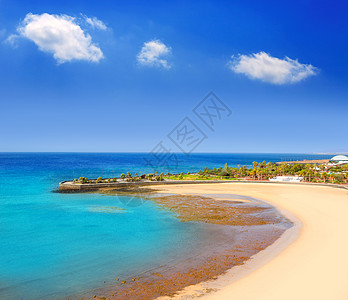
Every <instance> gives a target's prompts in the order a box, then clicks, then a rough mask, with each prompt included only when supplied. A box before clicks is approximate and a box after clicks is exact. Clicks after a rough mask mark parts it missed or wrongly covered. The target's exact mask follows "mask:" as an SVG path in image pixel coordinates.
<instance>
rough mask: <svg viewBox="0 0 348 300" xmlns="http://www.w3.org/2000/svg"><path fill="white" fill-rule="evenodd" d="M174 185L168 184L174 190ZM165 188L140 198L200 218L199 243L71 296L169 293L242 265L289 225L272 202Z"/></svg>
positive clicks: (186, 217)
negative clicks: (138, 271)
mask: <svg viewBox="0 0 348 300" xmlns="http://www.w3.org/2000/svg"><path fill="white" fill-rule="evenodd" d="M209 185H211V184H209ZM204 186H206V185H204ZM214 186H215V185H214ZM176 187H177V186H174V187H173V188H174V190H175V189H176ZM190 187H191V185H190V186H189V187H188V188H190ZM157 189H158V187H157V186H156V190H157ZM166 189H167V186H164V187H163V189H162V187H161V191H162V192H159V193H151V194H147V195H146V197H148V198H149V199H150V200H151V201H154V202H155V203H156V204H157V205H158V206H159V207H160V208H162V209H165V210H170V211H172V212H173V213H174V215H175V216H176V217H177V218H178V219H179V220H181V221H182V222H200V223H202V224H204V223H205V224H206V225H204V226H206V232H207V236H206V238H204V239H203V240H202V243H201V244H200V245H199V246H198V247H197V249H196V250H195V251H194V252H192V253H190V254H189V256H185V257H183V258H182V259H180V260H178V261H175V262H168V264H166V265H164V266H157V267H156V266H154V268H153V269H152V270H149V271H148V272H146V273H144V274H134V277H131V278H115V284H113V285H111V286H107V287H104V288H101V289H98V290H95V291H92V292H89V293H87V294H84V295H79V296H78V297H76V298H78V299H86V298H88V299H90V298H96V299H154V298H157V297H160V296H162V297H163V296H166V297H173V296H174V295H176V293H177V291H180V290H183V289H184V288H186V287H188V286H192V285H193V286H194V285H196V284H198V283H200V282H206V281H210V280H212V279H216V278H217V277H218V276H219V275H221V274H223V273H225V272H226V271H228V270H229V269H231V268H233V267H236V266H239V265H242V264H244V263H245V262H246V261H248V260H249V259H250V257H251V256H253V255H255V254H256V253H258V252H260V251H262V250H263V249H265V248H267V247H268V246H269V245H271V244H273V243H274V242H275V241H276V240H277V239H278V238H279V237H280V236H281V235H282V234H283V233H284V232H285V231H286V229H288V228H289V227H291V226H292V225H293V224H292V222H290V221H289V220H288V219H287V218H285V217H283V216H282V215H281V214H279V212H278V211H277V210H276V209H274V207H272V206H270V205H269V204H266V203H263V202H260V201H258V200H257V199H255V198H251V197H246V196H240V195H235V194H228V195H218V194H214V195H213V194H205V195H199V194H196V195H193V194H194V192H193V193H192V195H190V194H191V193H189V194H186V195H183V194H185V192H181V191H180V195H178V194H176V193H174V194H168V193H167V192H166V191H167V190H166ZM139 192H140V193H141V191H136V193H135V194H137V193H139ZM170 193H172V192H170ZM144 196H145V195H144V194H142V197H144ZM203 290H204V291H203V294H206V293H210V292H213V291H215V288H214V287H213V288H210V287H207V288H203Z"/></svg>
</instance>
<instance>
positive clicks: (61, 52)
mask: <svg viewBox="0 0 348 300" xmlns="http://www.w3.org/2000/svg"><path fill="white" fill-rule="evenodd" d="M17 31H18V34H19V35H18V37H23V38H27V39H29V40H31V41H33V42H34V43H35V44H36V45H37V46H38V48H39V49H40V50H41V51H43V52H47V53H52V54H53V57H54V58H55V59H56V60H57V62H58V63H65V62H69V61H72V60H87V61H91V62H98V61H100V60H101V59H102V58H103V52H102V51H101V49H100V48H99V47H98V46H97V45H96V44H94V43H93V42H92V38H91V36H90V35H89V34H88V33H85V32H84V31H83V30H82V29H81V27H80V26H79V25H78V24H77V23H76V20H75V18H73V17H70V16H67V15H50V14H47V13H44V14H42V15H35V14H31V13H30V14H27V15H26V17H25V19H24V20H23V22H22V23H21V24H20V25H19V27H18V28H17ZM15 40H16V38H15V37H13V36H12V37H11V36H9V38H8V41H9V42H10V43H11V42H14V41H15Z"/></svg>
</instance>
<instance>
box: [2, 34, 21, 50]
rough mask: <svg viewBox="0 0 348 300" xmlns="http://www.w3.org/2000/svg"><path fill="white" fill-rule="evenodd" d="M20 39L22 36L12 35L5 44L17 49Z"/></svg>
mask: <svg viewBox="0 0 348 300" xmlns="http://www.w3.org/2000/svg"><path fill="white" fill-rule="evenodd" d="M19 39H20V36H19V35H18V34H11V35H9V36H8V37H7V39H6V40H5V43H6V44H9V45H11V46H12V47H14V48H17V46H18V40H19Z"/></svg>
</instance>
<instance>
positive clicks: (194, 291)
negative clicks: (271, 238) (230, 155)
mask: <svg viewBox="0 0 348 300" xmlns="http://www.w3.org/2000/svg"><path fill="white" fill-rule="evenodd" d="M160 190H161V191H162V192H165V193H175V194H204V195H211V196H213V195H219V194H220V195H229V194H238V195H245V196H250V197H254V198H257V199H260V200H263V201H266V202H268V203H270V204H272V205H274V206H276V207H277V208H278V209H279V210H280V211H281V212H282V213H283V214H285V215H286V216H287V217H289V218H291V219H292V220H293V221H294V222H295V225H296V226H294V227H293V228H292V229H290V230H288V231H287V232H286V233H285V234H284V235H283V236H282V237H281V238H280V239H279V240H277V241H276V242H275V243H274V244H273V245H271V246H270V247H268V248H267V249H265V250H263V251H261V252H259V253H258V254H256V255H255V256H254V257H253V258H252V259H251V260H249V261H248V262H247V263H246V264H244V265H242V266H237V267H234V268H232V269H231V270H229V271H228V272H227V273H225V274H224V275H221V276H220V277H219V278H218V279H217V280H212V281H208V282H204V283H201V284H198V285H194V286H190V287H188V288H186V289H185V290H183V291H182V292H180V293H179V294H178V296H177V297H176V298H181V299H191V298H192V297H197V296H199V297H200V298H201V297H203V298H204V299H267V300H270V299H348V287H347V281H348V256H347V253H348V237H347V228H348V218H347V212H348V190H346V189H339V188H333V187H329V186H328V187H322V186H308V185H300V184H299V185H286V184H270V183H257V184H255V183H219V184H200V185H181V186H180V185H175V186H174V185H171V186H161V187H160ZM223 198H224V197H220V199H223ZM217 199H219V198H218V197H217ZM207 292H208V293H207Z"/></svg>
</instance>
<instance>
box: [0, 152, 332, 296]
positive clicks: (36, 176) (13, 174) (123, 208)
mask: <svg viewBox="0 0 348 300" xmlns="http://www.w3.org/2000/svg"><path fill="white" fill-rule="evenodd" d="M329 157H331V156H330V155H314V154H211V153H210V154H207V153H195V154H190V155H185V154H175V159H174V158H173V156H172V155H171V156H170V157H168V155H166V153H162V154H161V155H160V154H154V153H0V299H2V300H7V299H63V298H64V299H66V298H67V297H69V296H70V295H77V294H79V293H83V292H85V291H88V290H93V289H97V288H100V287H102V286H103V285H107V284H111V283H112V282H113V281H114V280H115V278H116V277H117V278H127V277H128V276H131V274H140V273H142V272H146V271H148V270H150V269H151V268H154V267H158V266H160V265H161V264H165V263H166V262H168V261H175V260H176V259H177V258H178V257H182V256H185V255H186V254H187V253H189V252H190V251H192V250H193V249H194V248H195V247H197V245H198V244H199V241H200V240H201V237H202V236H204V234H205V227H204V224H200V223H197V222H186V223H185V222H180V221H179V220H178V219H177V218H175V216H174V215H173V214H172V213H171V212H169V211H166V210H163V209H160V208H159V207H158V206H156V205H155V204H154V203H152V201H142V202H141V205H132V203H133V202H132V201H130V199H131V198H130V197H128V196H115V195H103V194H97V193H84V194H62V193H58V192H57V188H58V184H59V182H61V181H64V180H71V179H74V178H79V177H81V176H83V177H87V178H97V177H99V176H101V177H103V178H107V177H118V176H120V174H121V173H126V172H131V173H132V174H134V173H137V174H141V173H151V172H155V171H157V172H159V173H160V172H165V173H167V172H171V173H180V172H185V173H186V172H197V171H199V170H201V169H203V168H204V167H208V168H214V167H222V166H223V165H224V164H225V163H227V164H228V165H229V166H237V165H249V166H250V165H252V162H253V161H259V162H261V161H264V160H265V161H266V162H268V161H271V162H277V161H288V160H301V159H325V158H329Z"/></svg>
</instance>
